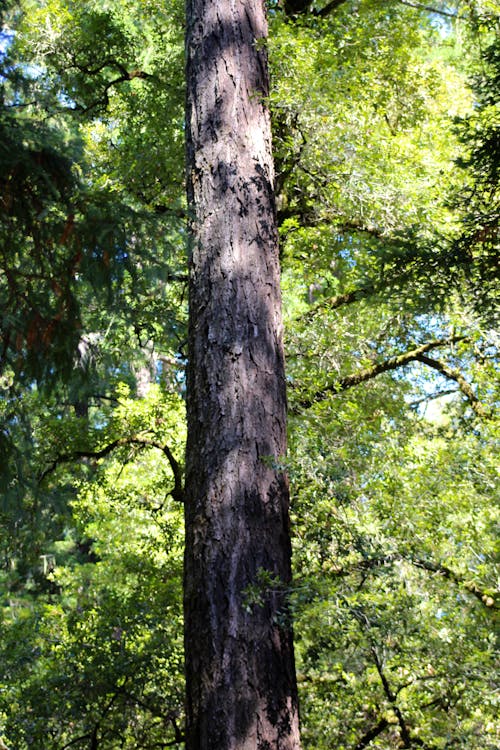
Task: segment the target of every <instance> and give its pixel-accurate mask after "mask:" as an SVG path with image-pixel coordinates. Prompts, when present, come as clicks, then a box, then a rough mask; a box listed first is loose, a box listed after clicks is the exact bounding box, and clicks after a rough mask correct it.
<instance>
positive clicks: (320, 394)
mask: <svg viewBox="0 0 500 750" xmlns="http://www.w3.org/2000/svg"><path fill="white" fill-rule="evenodd" d="M466 340H467V337H466V336H451V337H450V338H446V339H436V340H433V341H428V342H427V343H426V344H422V345H421V346H419V347H417V348H416V349H411V350H410V351H408V352H404V353H403V354H399V355H397V356H395V357H389V358H388V359H386V360H384V361H383V362H379V363H378V364H376V365H373V366H372V367H367V368H365V369H364V370H360V371H359V372H356V373H353V374H352V375H346V376H345V377H343V378H339V380H336V381H334V382H333V383H328V384H327V385H325V386H324V387H323V388H321V389H320V390H318V391H316V393H314V394H313V395H312V396H310V397H308V398H305V399H302V400H301V401H299V407H300V408H302V409H309V408H310V407H311V406H313V404H316V403H318V402H319V401H324V400H325V399H326V398H328V396H335V395H337V394H338V393H341V392H342V391H346V390H348V389H349V388H353V387H354V386H356V385H360V384H361V383H364V382H366V381H367V380H373V378H376V377H377V376H378V375H381V374H382V373H384V372H390V371H391V370H397V369H399V368H400V367H404V365H407V364H410V362H415V361H423V359H422V357H423V356H424V354H425V352H428V351H431V350H432V349H436V348H438V347H441V346H447V345H449V344H454V343H457V342H458V341H466ZM462 379H463V377H462ZM453 380H455V381H456V382H458V381H457V378H456V377H454V378H453ZM459 385H460V384H459ZM469 388H470V386H469ZM474 398H475V399H476V401H477V398H476V397H474Z"/></svg>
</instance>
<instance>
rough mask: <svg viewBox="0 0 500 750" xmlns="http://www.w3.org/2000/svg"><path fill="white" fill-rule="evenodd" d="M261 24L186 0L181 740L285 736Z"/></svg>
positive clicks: (281, 444)
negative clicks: (254, 597) (253, 592)
mask: <svg viewBox="0 0 500 750" xmlns="http://www.w3.org/2000/svg"><path fill="white" fill-rule="evenodd" d="M266 37H267V25H266V19H265V4H264V2H263V1H262V0H252V1H247V2H238V3H234V4H229V3H224V4H221V3H219V2H217V1H216V0H211V1H210V2H199V0H193V1H192V2H191V1H190V2H188V5H187V89H188V107H187V153H188V200H189V209H190V211H191V213H192V216H191V240H190V242H191V247H190V250H191V258H190V265H191V271H190V273H191V281H190V331H189V368H188V381H187V388H188V394H187V418H188V439H187V451H186V488H185V506H186V552H185V577H184V601H185V647H186V680H187V730H186V738H187V739H186V747H187V748H188V750H202V749H204V750H205V749H206V750H208V749H209V748H213V749H214V750H215V749H216V748H217V750H226V749H227V750H229V748H231V749H234V750H236V749H237V748H238V749H241V750H242V749H243V748H259V750H265V748H281V749H283V750H285V749H286V750H291V749H292V748H298V747H299V735H298V712H297V693H296V684H295V671H294V658H293V647H292V634H291V627H290V620H289V618H288V616H287V612H286V599H285V590H286V587H287V586H288V585H289V583H290V577H291V569H290V536H289V519H288V502H289V498H288V483H287V478H286V474H285V469H284V466H283V461H284V456H285V450H286V420H285V411H286V396H285V376H284V363H283V349H282V341H281V317H280V291H279V268H278V236H277V226H276V211H275V202H274V176H273V164H272V153H271V132H270V119H269V112H268V106H267V97H268V95H269V82H268V73H267V53H266ZM263 578H265V579H267V585H266V586H265V587H264V590H263V593H262V600H261V601H259V602H254V603H249V602H248V601H247V599H248V596H249V593H248V592H249V589H250V587H252V586H256V585H258V583H259V579H260V580H262V579H263ZM201 634H203V636H202V637H201Z"/></svg>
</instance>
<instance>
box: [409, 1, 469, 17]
mask: <svg viewBox="0 0 500 750" xmlns="http://www.w3.org/2000/svg"><path fill="white" fill-rule="evenodd" d="M398 2H399V3H401V5H408V6H409V7H410V8H416V9H417V10H426V11H427V12H428V13H435V14H436V15H437V16H445V17H446V18H457V14H456V13H450V12H449V11H447V10H441V9H440V8H435V7H434V6H432V5H423V4H422V3H411V2H410V1H409V0H398Z"/></svg>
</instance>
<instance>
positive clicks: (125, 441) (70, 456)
mask: <svg viewBox="0 0 500 750" xmlns="http://www.w3.org/2000/svg"><path fill="white" fill-rule="evenodd" d="M126 445H138V446H140V447H143V448H157V449H158V450H160V451H161V452H162V453H163V454H164V455H165V456H166V458H167V460H168V462H169V464H170V468H171V469H172V474H173V475H174V488H173V489H172V490H171V491H170V495H171V496H172V498H173V499H174V500H176V501H177V502H181V503H182V502H184V488H183V481H182V468H181V465H180V463H179V462H178V461H177V459H176V458H175V456H174V454H173V453H172V451H171V450H170V448H169V447H168V445H163V444H162V443H159V442H158V441H156V440H152V439H150V438H146V437H132V438H117V439H116V440H113V441H112V442H111V443H109V444H108V445H106V446H104V448H101V449H100V450H95V451H91V450H80V451H73V452H71V453H62V454H60V455H59V456H57V457H56V458H55V459H54V460H53V461H52V463H51V464H49V466H47V468H46V469H44V470H43V471H42V473H41V474H40V475H39V477H38V482H39V483H41V482H43V480H44V479H45V478H46V477H47V476H49V474H52V472H54V471H55V470H56V469H57V467H58V466H60V465H61V464H63V463H69V462H71V461H77V460H78V459H81V458H92V459H94V460H98V459H100V458H105V457H106V456H108V455H109V454H110V453H112V452H113V451H114V450H115V449H116V448H121V447H123V446H126Z"/></svg>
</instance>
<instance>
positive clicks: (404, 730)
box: [370, 646, 411, 748]
mask: <svg viewBox="0 0 500 750" xmlns="http://www.w3.org/2000/svg"><path fill="white" fill-rule="evenodd" d="M370 651H371V654H372V656H373V660H374V662H375V667H376V669H377V672H378V675H379V677H380V681H381V683H382V687H383V689H384V693H385V696H386V698H387V700H388V701H389V703H390V705H391V707H392V710H393V711H394V713H395V715H396V718H397V720H398V724H399V728H400V731H401V739H402V741H403V747H407V748H408V747H411V737H410V732H409V730H408V727H407V726H406V721H405V719H404V717H403V714H402V713H401V710H400V708H399V706H398V704H397V699H396V695H395V694H394V693H393V692H392V690H391V686H390V685H389V682H388V680H387V677H386V675H385V673H384V670H383V668H382V662H381V660H380V659H379V656H378V653H377V650H376V648H375V647H374V646H372V647H371V649H370Z"/></svg>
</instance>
